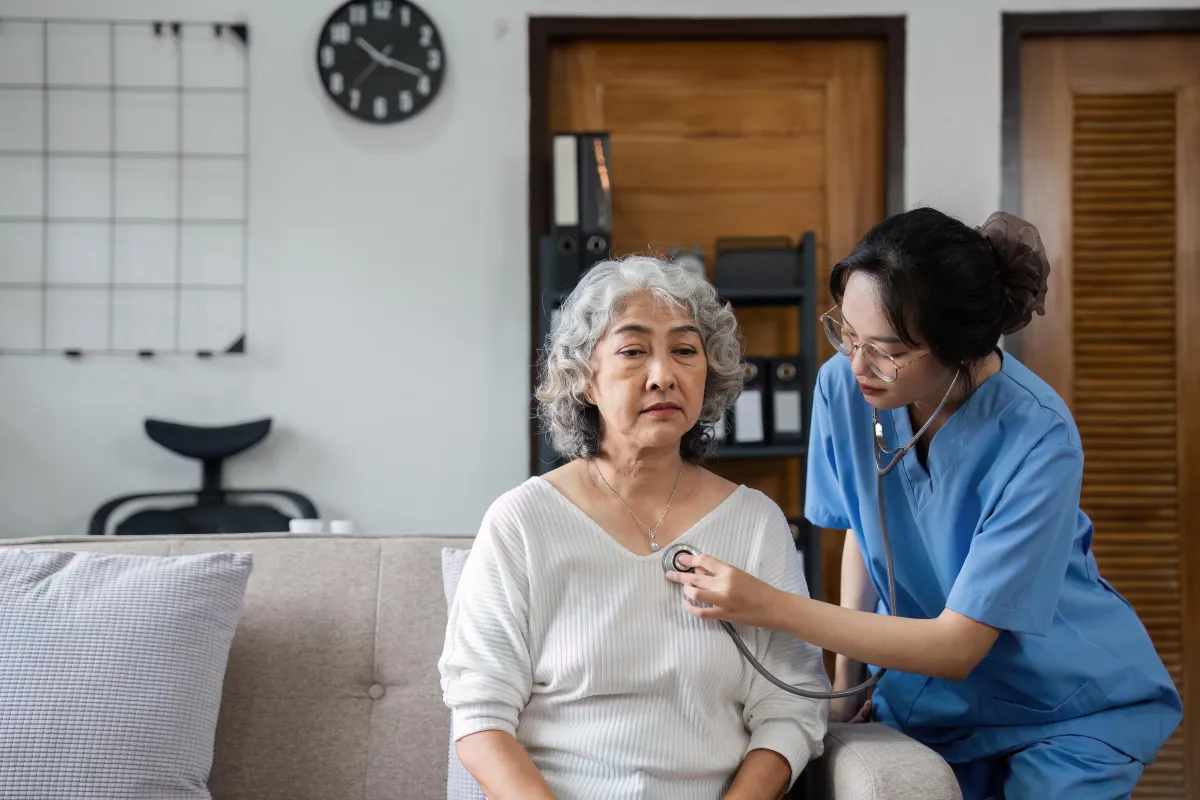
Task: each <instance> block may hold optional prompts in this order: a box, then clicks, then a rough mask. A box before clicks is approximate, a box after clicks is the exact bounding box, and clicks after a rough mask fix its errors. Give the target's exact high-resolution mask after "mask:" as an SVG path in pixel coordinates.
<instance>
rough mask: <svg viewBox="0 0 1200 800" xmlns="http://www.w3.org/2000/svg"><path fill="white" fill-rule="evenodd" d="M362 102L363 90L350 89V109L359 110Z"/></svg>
mask: <svg viewBox="0 0 1200 800" xmlns="http://www.w3.org/2000/svg"><path fill="white" fill-rule="evenodd" d="M361 104H362V92H360V91H359V90H358V89H351V90H350V110H351V111H358V107H359V105H361Z"/></svg>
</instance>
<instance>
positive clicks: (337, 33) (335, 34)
mask: <svg viewBox="0 0 1200 800" xmlns="http://www.w3.org/2000/svg"><path fill="white" fill-rule="evenodd" d="M329 41H331V42H333V43H334V44H350V26H349V25H347V24H346V23H345V22H339V23H337V24H335V25H330V26H329Z"/></svg>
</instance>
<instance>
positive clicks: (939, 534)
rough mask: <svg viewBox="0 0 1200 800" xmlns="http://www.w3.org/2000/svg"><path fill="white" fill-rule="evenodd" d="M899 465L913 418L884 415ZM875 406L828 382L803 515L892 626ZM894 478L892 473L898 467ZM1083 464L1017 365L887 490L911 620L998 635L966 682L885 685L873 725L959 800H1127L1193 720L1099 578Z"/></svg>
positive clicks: (1073, 440)
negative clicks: (955, 787) (848, 548)
mask: <svg viewBox="0 0 1200 800" xmlns="http://www.w3.org/2000/svg"><path fill="white" fill-rule="evenodd" d="M879 419H880V422H881V423H882V425H883V429H884V438H885V440H886V442H887V446H888V448H889V449H892V450H895V449H897V448H899V447H900V446H901V445H903V444H904V443H906V442H908V441H909V439H911V438H912V435H913V429H912V425H911V422H910V420H909V415H908V410H907V409H906V408H901V409H898V410H895V411H881V412H879ZM874 450H875V443H874V436H873V434H872V424H871V409H870V406H869V405H868V404H867V402H866V400H865V398H864V397H863V396H862V393H861V392H860V391H859V389H858V384H857V382H856V381H855V378H854V375H853V373H852V372H851V367H850V361H849V359H847V358H846V357H845V356H842V355H835V356H834V357H833V359H832V360H830V361H829V362H827V363H826V364H824V365H823V366H822V367H821V370H820V373H819V375H818V379H817V393H816V396H815V397H814V398H813V414H812V425H811V430H810V445H809V454H808V487H807V491H806V493H805V510H804V511H805V516H806V517H807V518H808V519H809V520H810V521H811V522H812V523H813V524H815V525H818V526H820V527H826V528H846V529H852V530H853V531H854V534H855V537H856V538H857V540H858V546H859V548H860V550H861V551H862V554H863V559H864V561H865V562H866V565H867V569H868V571H869V572H870V575H871V581H872V583H874V585H875V590H876V591H877V592H878V593H879V597H880V598H881V600H880V604H879V608H878V609H877V610H878V611H879V613H882V614H886V613H889V608H888V606H887V573H886V567H885V563H884V553H883V540H882V537H881V534H880V527H879V520H878V509H877V504H876V491H877V489H876V468H875V453H874ZM884 463H885V464H886V463H887V461H886V460H885V462H884ZM1082 479H1083V450H1082V449H1081V446H1080V440H1079V432H1078V430H1077V429H1076V427H1075V423H1074V420H1073V419H1072V418H1071V414H1070V412H1069V411H1068V410H1067V407H1066V404H1065V403H1063V401H1062V399H1061V398H1059V396H1058V395H1057V394H1056V393H1055V392H1054V391H1053V390H1052V389H1051V388H1050V387H1049V386H1048V385H1046V383H1045V382H1043V381H1042V380H1041V379H1040V378H1038V377H1037V376H1036V375H1034V374H1033V373H1032V372H1030V371H1029V370H1028V369H1027V368H1026V367H1025V366H1024V365H1022V364H1021V363H1020V362H1018V361H1017V360H1016V359H1015V358H1013V357H1012V356H1011V355H1005V356H1004V359H1003V367H1002V368H1001V371H1000V372H998V373H997V374H996V375H994V376H992V377H991V378H989V379H988V380H986V381H984V382H983V383H982V384H981V385H980V386H979V387H978V388H977V389H976V391H975V392H974V394H972V395H971V398H970V399H969V400H968V402H966V403H965V404H964V405H963V406H962V407H961V408H959V409H958V410H957V411H956V412H955V413H954V414H953V415H952V416H950V417H949V419H948V420H947V421H946V423H945V425H944V426H943V427H942V428H941V430H939V431H938V432H937V434H936V436H934V438H933V441H932V443H931V445H930V447H929V451H928V454H927V457H926V463H925V466H922V465H921V463H920V461H919V460H918V457H917V451H916V448H915V447H914V448H913V449H912V450H910V451H909V452H908V453H907V454H906V455H905V457H904V458H903V460H902V461H901V462H900V463H899V464H898V465H897V466H896V468H895V469H894V470H893V471H892V472H891V473H890V474H889V475H888V476H887V477H885V478H884V495H885V497H884V499H885V501H886V506H887V519H888V526H889V530H890V532H891V541H892V547H893V549H894V553H895V559H894V565H895V570H896V604H897V606H898V612H899V614H900V615H901V616H904V617H914V618H925V619H931V618H934V617H937V616H938V615H940V614H941V613H942V610H943V609H946V608H949V609H951V610H953V611H956V612H958V613H959V614H962V615H963V616H966V617H970V618H971V619H974V620H977V621H979V622H982V623H985V624H987V625H991V626H993V627H996V628H999V629H1001V631H1002V633H1001V634H1000V638H999V639H997V641H996V644H995V645H994V646H993V647H992V649H991V651H990V652H989V653H988V655H987V656H986V657H985V658H984V659H983V661H981V662H980V664H979V666H978V667H976V668H975V670H974V671H973V672H972V673H971V675H970V677H968V678H967V679H966V680H965V681H961V682H950V681H944V680H939V679H936V678H930V677H926V676H922V675H910V674H907V673H901V672H888V673H887V674H886V675H885V676H884V677H883V679H882V680H881V681H880V682H879V684H878V685H877V686H876V690H875V695H874V701H875V711H876V715H877V717H878V719H879V720H880V721H881V722H885V723H888V724H890V725H892V726H893V727H896V728H898V729H900V730H901V731H903V732H904V733H906V734H908V735H909V736H912V737H913V738H915V739H918V740H919V741H922V742H924V743H926V744H927V745H929V746H930V747H932V748H933V749H934V750H936V751H938V752H939V753H940V754H941V755H942V756H943V757H944V758H945V759H946V761H948V762H949V763H950V764H951V765H952V767H954V770H955V773H956V774H957V775H958V776H959V782H960V784H961V785H962V788H963V792H964V796H965V797H966V798H968V800H970V798H977V797H980V798H982V797H993V796H994V797H1001V796H1003V797H1010V798H1011V797H1022V798H1023V797H1056V796H1059V797H1081V796H1082V797H1089V798H1091V797H1095V798H1109V797H1126V796H1128V795H1129V794H1130V793H1131V792H1132V790H1133V788H1134V786H1135V785H1136V783H1137V781H1138V779H1139V777H1140V775H1141V772H1142V769H1143V767H1144V765H1145V764H1149V763H1151V762H1152V761H1153V760H1154V758H1155V757H1156V755H1157V753H1158V750H1159V748H1160V747H1161V746H1162V744H1163V742H1165V741H1166V739H1167V738H1168V737H1169V736H1170V735H1171V733H1172V732H1173V731H1174V730H1175V728H1176V726H1178V724H1179V722H1180V720H1181V719H1182V716H1183V710H1182V704H1181V702H1180V697H1179V693H1178V692H1177V691H1176V688H1175V686H1174V684H1173V683H1172V681H1171V679H1170V677H1169V675H1168V674H1167V671H1166V668H1165V667H1164V666H1163V664H1162V661H1161V660H1160V659H1159V657H1158V654H1157V653H1156V652H1155V650H1154V647H1153V645H1152V643H1151V641H1150V637H1149V636H1148V635H1147V633H1146V629H1145V628H1144V627H1143V625H1142V623H1141V621H1140V620H1139V619H1138V617H1137V614H1135V613H1134V610H1133V608H1132V606H1130V604H1129V603H1128V601H1126V600H1125V598H1123V597H1122V596H1121V595H1120V594H1118V593H1117V592H1116V591H1115V590H1114V589H1113V588H1112V586H1110V585H1109V584H1108V583H1107V582H1106V581H1105V580H1104V578H1102V577H1100V574H1099V572H1098V571H1097V568H1096V559H1095V557H1094V556H1093V555H1092V552H1091V543H1092V523H1091V520H1089V519H1088V517H1087V516H1086V515H1085V514H1084V513H1083V512H1082V511H1081V510H1080V508H1079V493H1080V486H1081V482H1082Z"/></svg>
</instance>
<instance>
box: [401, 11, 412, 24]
mask: <svg viewBox="0 0 1200 800" xmlns="http://www.w3.org/2000/svg"><path fill="white" fill-rule="evenodd" d="M400 24H401V25H403V26H404V27H406V28H407V27H408V26H409V25H411V24H412V9H411V8H410V7H408V6H400Z"/></svg>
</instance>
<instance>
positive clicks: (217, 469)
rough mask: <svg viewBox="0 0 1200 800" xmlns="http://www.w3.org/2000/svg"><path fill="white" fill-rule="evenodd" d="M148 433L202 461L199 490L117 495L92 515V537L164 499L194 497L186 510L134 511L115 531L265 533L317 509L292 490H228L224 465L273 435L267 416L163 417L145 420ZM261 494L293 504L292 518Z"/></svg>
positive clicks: (146, 533) (145, 533)
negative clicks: (134, 507) (211, 422)
mask: <svg viewBox="0 0 1200 800" xmlns="http://www.w3.org/2000/svg"><path fill="white" fill-rule="evenodd" d="M144 425H145V429H146V435H147V436H149V437H150V438H151V439H152V440H153V441H154V442H155V443H157V444H159V445H162V446H163V447H165V448H166V449H168V450H170V451H171V452H172V453H175V454H176V455H180V456H183V457H184V458H191V459H195V460H197V461H199V462H200V486H198V487H197V488H195V489H192V490H185V491H178V490H177V491H170V492H137V493H134V494H126V495H121V496H120V497H115V498H113V499H111V500H109V501H108V502H106V503H104V505H102V506H100V508H98V509H96V511H95V513H93V514H92V519H91V522H90V523H89V525H88V534H89V535H91V536H102V535H104V534H106V533H109V530H108V529H109V523H110V520H111V519H112V518H114V517H116V516H117V514H118V511H120V510H122V509H123V508H124V507H125V506H127V505H130V504H133V503H138V502H145V501H147V500H154V501H156V502H157V501H161V500H162V499H164V498H167V497H176V498H177V497H180V496H184V495H188V496H192V497H194V498H195V502H194V503H193V504H191V505H186V506H174V507H169V508H159V507H155V508H148V509H145V510H142V511H138V512H135V513H133V514H131V515H130V516H129V517H127V518H125V519H123V520H121V521H120V522H119V523H117V525H116V527H115V529H114V530H113V531H112V532H113V533H119V534H127V535H128V534H134V535H139V536H156V535H169V534H197V533H264V532H269V531H285V530H287V529H288V522H289V520H291V519H294V518H297V517H299V518H304V519H314V518H316V517H317V516H318V515H317V508H316V506H315V505H314V504H313V502H312V500H310V499H308V498H307V497H305V496H304V495H302V494H300V493H299V492H294V491H291V490H289V489H226V488H225V485H224V482H223V478H222V476H223V472H224V466H225V461H226V460H227V459H229V458H232V457H233V456H235V455H237V454H238V453H241V452H244V451H246V450H249V449H250V448H251V447H254V446H255V445H256V444H258V443H259V442H261V441H262V440H263V439H265V438H266V437H267V434H269V433H270V432H271V418H270V417H264V418H262V419H257V420H254V421H252V422H243V423H239V424H237V425H220V426H204V425H186V424H184V423H180V422H168V421H166V420H159V419H147V420H146V421H145V423H144ZM239 495H241V496H255V497H256V498H259V499H260V502H258V503H238V502H234V498H235V497H237V496H239ZM263 496H273V497H275V498H276V499H282V500H285V501H287V505H288V506H294V508H295V512H294V513H293V515H291V516H289V515H286V514H284V513H283V512H282V511H281V510H280V509H279V508H278V507H276V506H273V505H265V504H263V503H262V502H261V498H262V497H263Z"/></svg>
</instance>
